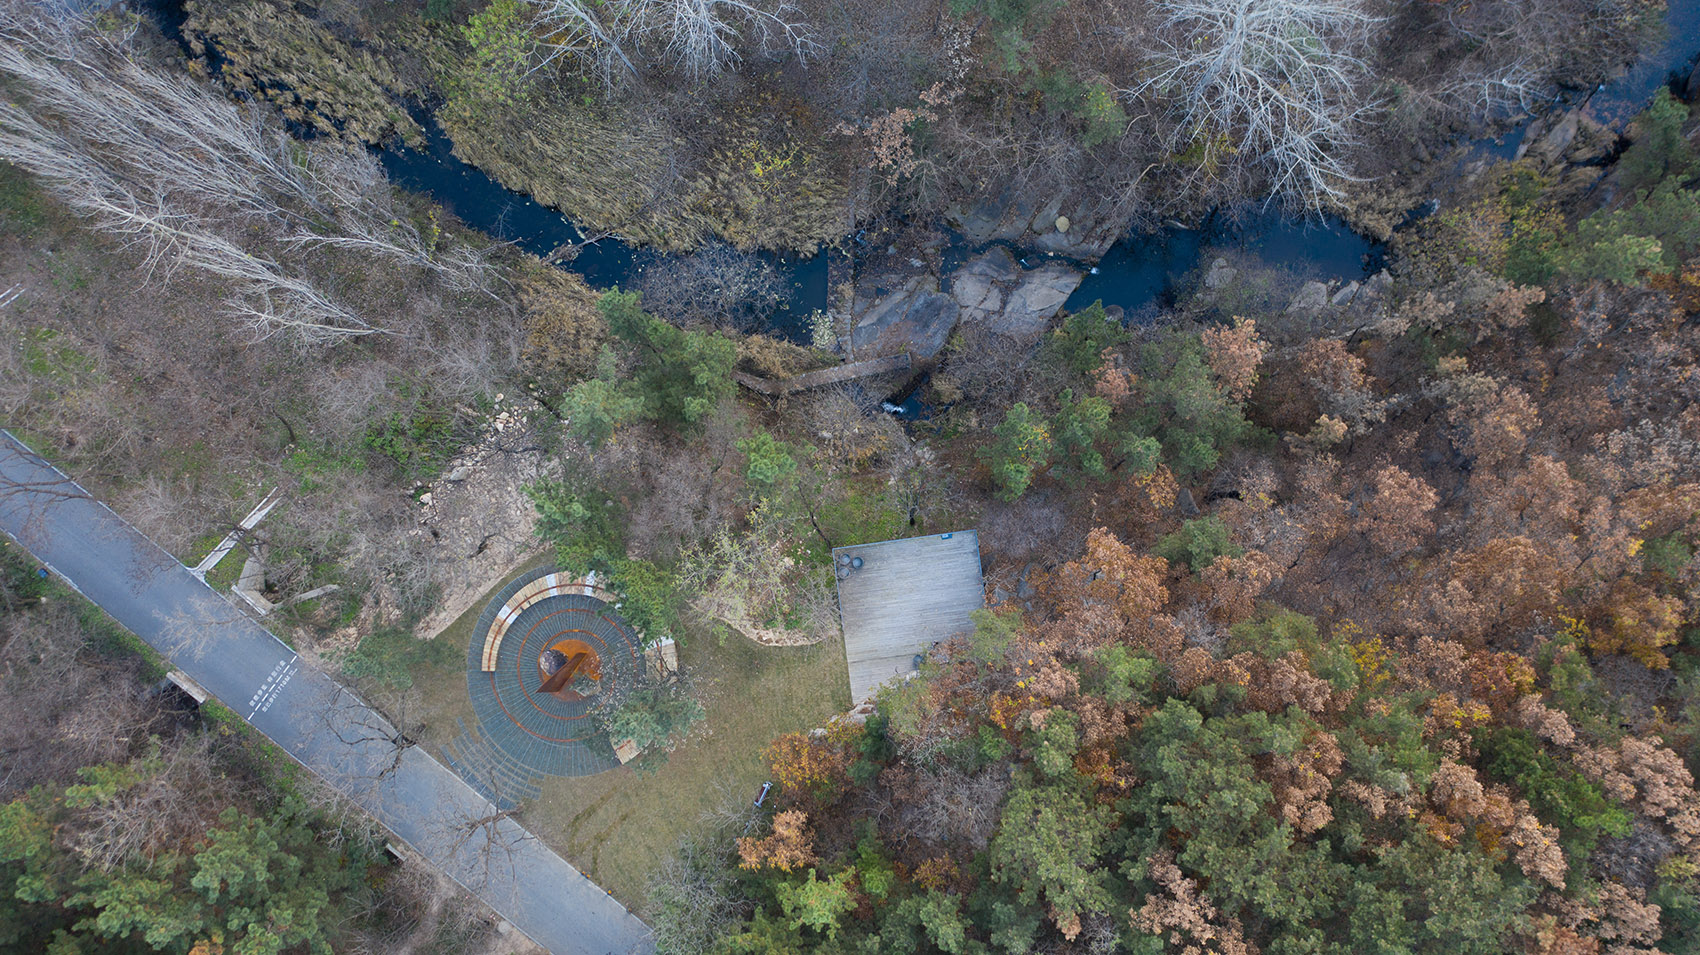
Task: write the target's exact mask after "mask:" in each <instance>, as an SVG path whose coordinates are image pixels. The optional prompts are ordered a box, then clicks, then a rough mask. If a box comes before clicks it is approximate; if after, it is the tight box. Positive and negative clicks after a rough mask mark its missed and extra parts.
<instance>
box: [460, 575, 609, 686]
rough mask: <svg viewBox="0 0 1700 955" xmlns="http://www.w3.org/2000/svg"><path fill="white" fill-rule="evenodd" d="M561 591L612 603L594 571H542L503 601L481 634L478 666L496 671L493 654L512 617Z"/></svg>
mask: <svg viewBox="0 0 1700 955" xmlns="http://www.w3.org/2000/svg"><path fill="white" fill-rule="evenodd" d="M561 594H582V595H583V596H586V597H595V598H597V599H598V600H603V601H606V602H611V601H610V600H609V598H611V597H612V596H613V595H612V594H609V593H608V592H607V591H606V590H604V589H603V588H602V587H601V585H599V584H597V582H596V572H595V571H592V572H591V573H589V574H587V575H585V576H584V577H571V576H568V575H567V574H545V575H544V576H542V577H539V578H537V579H536V580H534V581H532V582H531V583H528V584H526V585H525V586H524V587H521V588H520V589H519V590H517V591H515V592H514V595H513V596H512V597H509V598H508V599H507V602H506V603H504V604H502V609H501V610H498V611H497V612H496V619H495V620H493V621H491V623H490V632H489V633H487V634H485V635H484V657H483V665H482V667H481V668H482V669H483V671H484V672H485V673H492V672H494V671H495V669H496V653H497V651H499V650H501V648H502V637H504V636H506V635H507V632H508V628H509V627H511V626H513V623H514V621H515V620H518V619H519V615H520V614H522V613H524V612H525V610H526V608H527V607H530V606H531V605H532V604H535V603H537V602H538V601H539V600H546V599H548V598H550V597H556V596H559V595H561Z"/></svg>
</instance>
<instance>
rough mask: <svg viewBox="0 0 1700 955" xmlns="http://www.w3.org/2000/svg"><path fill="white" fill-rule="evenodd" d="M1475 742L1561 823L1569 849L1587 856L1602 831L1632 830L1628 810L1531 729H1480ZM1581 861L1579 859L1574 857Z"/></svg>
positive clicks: (1500, 772) (1494, 769)
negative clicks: (1554, 754) (1557, 756)
mask: <svg viewBox="0 0 1700 955" xmlns="http://www.w3.org/2000/svg"><path fill="white" fill-rule="evenodd" d="M1475 742H1476V746H1477V747H1478V748H1479V749H1480V751H1481V754H1482V766H1483V768H1485V769H1486V770H1487V771H1488V773H1489V774H1490V775H1492V776H1493V777H1495V778H1496V779H1501V780H1504V781H1506V782H1509V783H1513V784H1515V785H1516V786H1517V788H1518V789H1519V790H1521V791H1522V793H1523V797H1524V798H1525V799H1527V800H1529V805H1530V806H1532V807H1534V810H1535V813H1536V814H1537V815H1539V816H1540V817H1541V818H1542V819H1545V820H1547V821H1548V822H1551V823H1554V824H1556V825H1557V826H1558V827H1559V829H1560V831H1561V832H1562V834H1563V836H1562V838H1563V842H1564V846H1565V849H1566V851H1567V852H1570V853H1572V854H1573V855H1575V856H1585V855H1586V854H1587V853H1588V852H1589V851H1591V850H1592V849H1593V847H1594V843H1595V842H1596V841H1598V839H1599V837H1600V836H1602V835H1608V836H1618V837H1623V836H1627V835H1629V830H1630V825H1631V823H1632V822H1633V821H1634V820H1633V817H1632V816H1631V815H1630V814H1629V811H1628V810H1626V809H1624V808H1623V807H1622V806H1620V805H1618V804H1617V803H1615V802H1613V801H1612V800H1610V799H1608V798H1607V797H1606V794H1605V791H1604V790H1602V789H1601V788H1600V787H1599V786H1597V785H1595V784H1594V783H1591V782H1589V781H1588V780H1587V778H1586V777H1584V776H1583V775H1582V774H1581V773H1579V772H1577V771H1576V770H1575V769H1573V768H1571V767H1570V766H1568V765H1566V764H1564V763H1561V762H1559V761H1558V760H1557V759H1555V758H1554V757H1552V756H1550V755H1548V754H1547V753H1546V751H1545V750H1543V749H1541V746H1540V743H1539V741H1538V740H1536V739H1535V736H1534V734H1533V733H1530V732H1529V731H1528V730H1525V729H1519V728H1516V727H1510V726H1499V727H1494V728H1492V729H1486V728H1484V729H1479V730H1477V731H1476V733H1475ZM1572 861H1573V862H1579V861H1580V859H1579V858H1578V859H1573V860H1572Z"/></svg>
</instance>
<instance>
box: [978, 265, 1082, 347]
mask: <svg viewBox="0 0 1700 955" xmlns="http://www.w3.org/2000/svg"><path fill="white" fill-rule="evenodd" d="M1083 277H1084V276H1083V275H1082V274H1081V273H1080V272H1077V271H1075V270H1074V269H1071V268H1069V267H1068V266H1066V265H1062V264H1060V263H1052V264H1050V265H1046V266H1042V267H1040V268H1037V269H1034V270H1033V271H1031V272H1025V273H1023V274H1022V276H1021V284H1019V285H1017V286H1016V287H1015V289H1014V291H1012V292H1010V293H1009V301H1008V302H1006V303H1005V304H1004V308H1003V311H1002V312H1000V313H999V314H997V315H995V316H993V317H992V318H991V319H990V320H989V321H988V323H987V324H988V325H990V327H991V328H992V330H993V331H996V332H999V333H1001V334H1004V335H1012V336H1015V337H1017V338H1032V337H1036V336H1037V335H1038V334H1039V333H1040V332H1042V331H1044V330H1045V326H1046V325H1049V324H1050V322H1051V319H1052V318H1053V317H1055V316H1056V314H1057V312H1058V311H1059V310H1060V309H1061V308H1062V306H1063V303H1064V302H1066V301H1068V297H1069V296H1070V295H1072V294H1074V290H1075V289H1076V288H1077V287H1079V285H1080V280H1081V279H1082V278H1083Z"/></svg>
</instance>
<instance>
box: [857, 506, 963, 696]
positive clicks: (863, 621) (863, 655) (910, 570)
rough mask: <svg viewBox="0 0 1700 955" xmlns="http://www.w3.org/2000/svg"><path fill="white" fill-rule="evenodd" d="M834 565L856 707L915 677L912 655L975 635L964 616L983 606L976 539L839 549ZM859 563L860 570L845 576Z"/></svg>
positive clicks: (958, 536) (942, 537) (939, 537)
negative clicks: (906, 676) (964, 635)
mask: <svg viewBox="0 0 1700 955" xmlns="http://www.w3.org/2000/svg"><path fill="white" fill-rule="evenodd" d="M832 557H833V566H834V568H835V569H836V570H837V572H838V612H839V615H840V617H842V619H843V621H844V655H845V658H846V660H847V661H848V663H849V667H850V699H851V700H852V701H854V702H856V703H860V702H862V701H864V700H867V699H868V698H869V697H871V696H873V695H874V692H875V691H876V690H878V689H879V687H880V685H881V684H882V683H885V682H886V681H887V680H890V679H893V678H894V677H900V676H902V675H904V674H906V673H909V672H911V671H913V670H914V669H915V664H914V660H915V654H917V653H922V652H925V651H926V650H927V649H928V648H929V647H931V646H932V645H933V643H934V642H936V641H941V640H948V639H950V638H951V637H953V636H955V635H957V634H959V633H966V632H967V631H969V630H971V629H973V626H974V624H973V622H972V621H971V620H970V619H969V614H970V613H972V612H973V611H975V610H977V609H979V608H980V607H982V606H984V604H985V584H984V583H983V582H982V580H981V578H980V535H979V534H978V532H976V531H971V530H970V531H956V532H954V533H951V534H934V535H932V536H929V537H911V538H908V539H906V540H895V541H884V542H881V543H878V544H858V545H855V546H851V547H839V548H837V549H835V550H834V551H833V552H832ZM858 557H860V558H861V559H862V566H861V568H859V569H850V568H849V567H848V566H847V565H848V562H849V561H851V560H853V559H855V558H858Z"/></svg>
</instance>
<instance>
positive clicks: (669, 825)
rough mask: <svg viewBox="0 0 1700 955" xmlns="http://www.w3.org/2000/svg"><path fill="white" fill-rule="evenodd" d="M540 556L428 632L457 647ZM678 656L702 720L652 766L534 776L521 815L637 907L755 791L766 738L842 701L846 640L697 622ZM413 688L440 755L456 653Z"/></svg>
mask: <svg viewBox="0 0 1700 955" xmlns="http://www.w3.org/2000/svg"><path fill="white" fill-rule="evenodd" d="M551 560H552V555H551V554H549V553H543V554H539V555H538V556H537V557H535V558H533V559H531V560H528V561H526V562H525V563H523V564H520V565H519V566H517V567H515V568H513V570H512V571H511V572H510V573H509V574H508V575H507V576H506V577H504V578H503V581H502V583H501V584H497V585H496V586H495V587H492V588H491V589H490V591H489V592H488V593H486V594H485V595H484V596H483V597H481V598H480V599H479V601H478V602H477V603H476V604H474V605H473V607H472V608H471V609H470V610H468V611H467V612H466V613H465V614H463V615H462V616H461V617H460V619H458V620H456V621H455V622H454V624H452V625H451V626H449V627H448V628H447V629H446V630H444V631H443V632H442V634H441V635H439V636H438V637H437V639H438V640H446V641H449V642H450V643H451V644H453V645H454V646H455V647H457V648H458V649H460V650H462V651H464V649H465V647H466V645H467V643H468V641H470V640H471V639H472V628H473V625H474V624H476V623H477V622H478V615H479V614H480V613H481V612H482V611H483V609H484V605H485V603H487V602H488V601H489V599H490V598H491V597H493V596H494V595H495V593H496V591H497V590H500V589H501V587H502V584H505V583H506V582H507V581H508V580H511V579H513V577H515V576H517V575H518V574H519V573H521V572H522V571H524V570H528V569H530V568H533V567H537V566H540V565H542V564H546V563H549V562H550V561H551ZM679 665H680V667H681V668H682V669H683V670H684V672H685V675H686V677H687V678H688V679H690V680H691V681H692V683H693V684H694V685H695V687H696V691H697V694H698V698H699V699H700V700H701V701H702V704H703V707H704V709H705V710H706V711H707V714H708V718H707V719H706V720H704V721H703V722H702V723H700V724H698V726H697V728H696V730H695V732H693V733H692V735H691V737H690V738H689V739H688V740H686V742H685V743H684V744H683V745H681V746H680V747H679V748H678V749H677V750H675V751H674V752H673V753H671V754H669V755H668V756H667V759H666V761H665V762H663V763H661V764H660V765H659V766H658V767H657V768H656V769H654V770H653V771H650V772H646V773H639V772H637V771H635V770H633V769H630V768H620V769H614V770H610V771H608V772H605V773H602V774H600V775H597V776H589V777H581V778H578V779H565V778H558V777H551V778H549V779H546V780H544V782H543V787H542V788H543V798H542V799H540V800H538V801H536V803H534V804H532V805H527V806H524V807H523V808H522V810H521V812H520V816H519V819H520V821H521V822H522V823H524V824H525V825H526V827H527V828H529V829H530V830H531V831H532V832H534V833H536V834H537V835H538V836H539V837H541V838H542V839H543V840H544V841H545V842H547V843H548V844H549V845H550V846H552V847H554V848H555V849H556V850H557V851H559V852H560V853H561V854H562V855H564V856H565V857H566V858H567V859H568V861H570V862H572V864H573V865H575V866H577V867H578V868H579V869H580V870H581V871H582V872H584V874H585V875H587V876H589V877H590V879H591V880H593V881H594V882H596V884H598V885H600V886H602V887H603V888H604V889H606V890H608V891H609V892H610V893H612V894H613V896H614V897H615V898H616V899H618V900H620V901H621V902H622V903H624V904H625V905H626V906H627V907H628V908H630V909H632V910H633V911H635V912H637V913H638V914H640V915H642V914H643V906H644V901H645V900H644V887H645V885H646V884H647V882H648V879H649V874H650V872H651V871H653V870H654V868H655V867H656V866H657V865H658V864H659V863H660V862H661V861H662V860H663V859H665V858H666V857H667V856H668V855H669V854H670V853H672V851H673V849H674V847H675V846H676V845H678V842H679V839H680V837H681V836H682V835H684V833H686V832H687V831H689V830H690V829H691V828H692V827H693V826H694V825H695V824H696V821H697V819H698V818H699V817H700V816H701V815H702V814H703V813H704V812H705V811H707V810H709V809H711V808H713V807H715V806H717V805H719V804H721V803H723V802H724V801H725V800H726V799H727V797H728V794H731V795H732V796H734V797H740V798H745V799H752V800H753V799H754V798H755V795H756V791H757V790H758V789H759V787H760V786H761V783H762V781H763V780H764V779H766V778H767V775H766V773H767V767H766V764H765V763H764V762H763V761H762V758H761V754H762V751H763V750H764V749H766V748H767V744H768V742H769V741H771V740H772V739H773V738H774V737H776V736H779V735H781V734H783V733H789V732H793V731H807V730H810V729H813V728H814V727H817V726H820V725H822V724H824V723H825V722H826V721H827V720H829V719H831V718H832V717H833V716H836V715H838V714H841V713H843V712H845V711H846V710H848V709H849V708H850V683H849V679H848V677H847V674H846V672H845V664H844V640H843V638H842V637H838V636H835V637H833V638H832V639H830V640H827V641H825V642H823V643H820V644H817V645H815V646H811V647H764V646H760V645H758V644H756V643H754V642H752V641H750V640H747V639H745V638H743V637H742V636H739V635H737V634H733V635H731V636H729V637H727V638H726V640H725V643H724V645H721V644H719V643H717V642H716V640H715V638H714V637H712V636H710V635H709V634H708V633H707V632H706V628H701V629H700V630H698V631H697V632H693V633H690V634H688V635H687V639H686V641H685V642H684V643H683V644H682V645H681V646H680V649H679ZM412 672H413V678H414V686H416V687H417V688H418V689H419V691H420V694H421V697H422V700H421V702H422V703H423V704H424V709H423V712H424V713H425V714H426V716H427V719H428V721H429V725H428V727H427V731H426V734H425V743H426V747H427V748H428V749H430V750H431V751H432V753H433V754H434V755H436V756H437V757H438V758H441V757H442V748H443V746H444V745H445V744H446V743H448V742H449V741H450V740H452V739H453V738H454V737H455V736H456V735H457V734H458V733H459V731H460V730H459V727H458V726H457V725H456V720H457V719H461V720H468V721H470V720H471V719H472V706H471V703H470V702H469V701H468V700H467V696H466V672H465V657H464V655H462V654H460V653H457V654H456V655H455V657H454V659H453V660H452V661H451V662H448V663H445V664H442V665H436V666H419V667H415V668H414V670H413V671H412Z"/></svg>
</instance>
